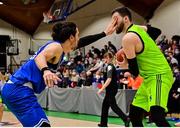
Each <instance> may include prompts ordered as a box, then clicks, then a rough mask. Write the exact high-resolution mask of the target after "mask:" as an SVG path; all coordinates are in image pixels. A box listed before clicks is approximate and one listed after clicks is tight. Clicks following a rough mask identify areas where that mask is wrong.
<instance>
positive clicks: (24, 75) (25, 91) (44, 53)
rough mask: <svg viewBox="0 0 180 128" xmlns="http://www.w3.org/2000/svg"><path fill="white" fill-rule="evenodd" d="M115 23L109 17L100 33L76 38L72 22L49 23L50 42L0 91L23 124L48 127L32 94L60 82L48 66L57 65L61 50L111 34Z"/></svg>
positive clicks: (64, 51) (75, 27)
mask: <svg viewBox="0 0 180 128" xmlns="http://www.w3.org/2000/svg"><path fill="white" fill-rule="evenodd" d="M115 23H116V21H115V20H113V21H112V22H111V23H110V24H109V26H108V27H107V28H106V30H105V31H104V32H102V33H99V34H95V35H90V36H87V37H84V38H81V39H80V40H79V31H78V28H77V26H76V24H74V23H72V22H64V23H58V24H56V25H54V26H53V28H52V38H53V41H49V42H47V43H46V44H45V45H44V46H42V47H41V48H40V49H39V51H37V53H36V54H35V55H34V56H33V57H31V58H30V59H29V60H28V61H27V62H26V63H25V64H24V65H22V66H21V67H20V68H19V69H18V70H17V71H16V72H15V73H14V74H13V75H12V76H11V77H10V79H9V81H8V82H7V83H5V85H4V86H3V88H2V90H1V93H2V98H3V101H4V103H5V104H6V105H7V107H8V108H9V109H10V110H11V111H12V112H13V114H14V115H15V116H16V117H17V119H18V120H19V121H20V122H21V123H22V125H23V126H24V127H50V123H49V120H48V118H47V117H46V115H45V113H44V111H43V109H42V108H41V106H40V105H39V103H38V101H37V98H36V96H35V94H34V93H38V94H39V93H41V92H42V91H43V90H44V89H45V87H46V86H48V87H53V86H54V85H55V84H57V83H58V81H60V79H59V78H58V76H57V75H56V74H55V73H54V72H53V71H52V69H53V70H56V69H57V68H58V66H59V65H60V64H61V61H60V60H62V58H63V55H64V53H68V52H71V51H72V50H74V49H76V48H80V47H83V46H86V45H88V44H90V43H92V42H94V41H96V40H98V39H100V38H102V37H105V36H106V35H109V34H112V32H113V31H114V30H115Z"/></svg>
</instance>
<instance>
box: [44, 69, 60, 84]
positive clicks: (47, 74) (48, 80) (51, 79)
mask: <svg viewBox="0 0 180 128" xmlns="http://www.w3.org/2000/svg"><path fill="white" fill-rule="evenodd" d="M43 78H44V82H45V84H46V85H47V86H48V87H49V88H50V87H53V86H54V85H57V84H58V81H61V79H60V78H59V77H58V76H57V75H56V74H55V73H52V72H51V71H50V70H46V71H44V75H43Z"/></svg>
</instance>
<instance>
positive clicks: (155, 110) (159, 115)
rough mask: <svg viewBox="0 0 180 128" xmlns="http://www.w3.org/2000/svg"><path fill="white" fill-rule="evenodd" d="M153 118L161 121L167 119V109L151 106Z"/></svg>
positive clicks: (154, 120) (155, 120)
mask: <svg viewBox="0 0 180 128" xmlns="http://www.w3.org/2000/svg"><path fill="white" fill-rule="evenodd" d="M150 111H151V119H152V121H153V122H159V121H161V120H164V119H165V116H166V113H165V109H164V108H162V107H160V106H153V107H151V110H150Z"/></svg>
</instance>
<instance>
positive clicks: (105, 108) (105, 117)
mask: <svg viewBox="0 0 180 128" xmlns="http://www.w3.org/2000/svg"><path fill="white" fill-rule="evenodd" d="M109 107H110V106H109V101H108V96H107V95H106V96H105V98H104V100H103V103H102V111H101V122H100V124H98V126H100V127H101V126H102V127H107V122H108V112H109Z"/></svg>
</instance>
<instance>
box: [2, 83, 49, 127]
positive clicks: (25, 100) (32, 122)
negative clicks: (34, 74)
mask: <svg viewBox="0 0 180 128" xmlns="http://www.w3.org/2000/svg"><path fill="white" fill-rule="evenodd" d="M1 95H2V99H3V102H4V103H5V104H6V105H7V107H8V108H9V109H10V110H11V111H12V112H13V113H14V115H15V116H16V117H17V119H18V120H19V121H20V122H21V123H22V125H23V126H24V127H39V126H41V125H42V123H44V122H46V123H48V124H49V120H48V118H47V117H46V114H45V112H44V111H43V109H42V107H41V106H40V104H39V103H38V101H37V97H36V96H35V95H34V91H33V89H31V88H29V87H27V86H23V85H16V84H13V83H6V84H5V85H4V87H3V89H2V91H1Z"/></svg>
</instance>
